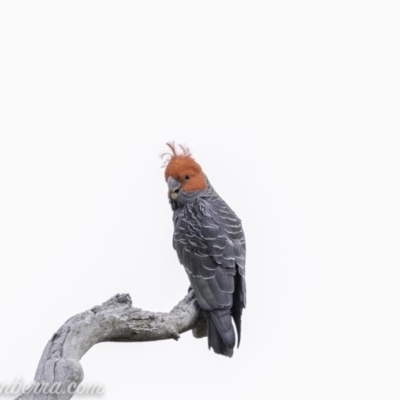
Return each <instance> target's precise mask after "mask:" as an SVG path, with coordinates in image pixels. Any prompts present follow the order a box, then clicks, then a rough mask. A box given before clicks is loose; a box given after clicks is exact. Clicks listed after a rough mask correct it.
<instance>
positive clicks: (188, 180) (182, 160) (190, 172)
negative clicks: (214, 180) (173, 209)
mask: <svg viewBox="0 0 400 400" xmlns="http://www.w3.org/2000/svg"><path fill="white" fill-rule="evenodd" d="M167 146H168V147H169V150H170V151H171V153H165V154H163V157H164V156H165V157H167V160H166V166H165V180H166V182H167V184H168V194H169V197H170V200H171V201H175V202H182V200H184V199H185V198H187V196H188V195H189V197H190V194H193V193H195V192H197V191H201V190H204V189H206V188H207V186H208V183H207V178H206V176H205V175H204V173H203V171H202V169H201V167H200V165H199V164H198V163H197V162H196V161H195V160H194V158H193V157H192V155H191V153H190V151H189V149H188V148H187V147H184V146H182V145H179V146H178V149H177V148H176V147H175V144H174V143H167Z"/></svg>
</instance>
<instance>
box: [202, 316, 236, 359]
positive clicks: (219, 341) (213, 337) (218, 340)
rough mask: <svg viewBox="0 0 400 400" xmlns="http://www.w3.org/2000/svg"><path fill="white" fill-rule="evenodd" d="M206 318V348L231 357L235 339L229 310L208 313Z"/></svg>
mask: <svg viewBox="0 0 400 400" xmlns="http://www.w3.org/2000/svg"><path fill="white" fill-rule="evenodd" d="M207 317H208V318H207V319H208V347H209V348H212V349H213V350H214V351H215V352H216V353H217V354H222V355H224V356H227V357H232V356H233V348H234V347H235V341H236V338H235V330H234V329H233V325H232V317H231V312H230V309H222V310H215V311H208V312H207Z"/></svg>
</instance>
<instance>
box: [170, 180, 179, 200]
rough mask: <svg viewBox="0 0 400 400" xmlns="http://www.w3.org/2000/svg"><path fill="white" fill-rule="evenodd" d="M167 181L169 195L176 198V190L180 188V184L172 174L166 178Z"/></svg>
mask: <svg viewBox="0 0 400 400" xmlns="http://www.w3.org/2000/svg"><path fill="white" fill-rule="evenodd" d="M167 183H168V189H169V194H170V196H171V197H172V198H173V199H174V200H176V198H177V197H178V192H179V189H180V188H181V184H180V183H179V182H178V181H177V180H176V179H174V178H173V177H172V176H170V177H169V178H168V180H167Z"/></svg>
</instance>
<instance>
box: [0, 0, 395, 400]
mask: <svg viewBox="0 0 400 400" xmlns="http://www.w3.org/2000/svg"><path fill="white" fill-rule="evenodd" d="M399 20H400V8H399V3H398V2H382V1H380V2H378V1H376V2H366V1H363V2H340V1H337V2H330V1H319V2H312V1H308V2H288V1H281V2H271V3H268V4H265V3H229V2H221V3H218V2H198V3H193V2H186V3H168V2H164V3H153V2H147V3H119V2H118V3H117V2H112V3H111V2H110V3H107V2H95V1H92V2H86V1H80V2H51V3H50V2H47V3H45V2H43V3H34V2H30V3H28V2H26V3H24V2H20V1H13V2H2V3H1V4H0V59H1V60H0V61H1V62H0V248H1V250H0V268H1V275H0V321H1V322H0V323H1V326H2V329H1V340H0V381H1V382H9V381H12V380H13V379H14V378H15V377H17V376H21V377H22V378H23V379H24V380H25V381H29V380H31V379H32V378H33V375H34V372H35V369H36V366H37V363H38V361H39V358H40V355H41V353H42V350H43V348H44V346H45V344H46V343H47V341H48V339H49V338H50V337H51V336H52V334H53V333H54V332H55V331H56V330H57V329H58V328H59V326H61V324H63V323H64V322H65V321H66V320H67V319H68V318H69V317H70V316H72V315H74V314H76V313H79V312H82V311H85V310H86V309H88V308H90V307H92V306H93V305H96V304H100V303H102V302H103V301H105V300H107V299H108V298H109V297H111V296H112V295H114V294H116V293H124V292H127V293H130V294H131V296H132V299H133V303H134V305H135V306H138V307H142V308H145V309H150V310H154V311H168V310H170V309H171V308H172V307H173V306H174V305H175V304H176V303H177V302H178V301H179V300H180V299H181V298H182V297H183V296H184V294H185V293H186V290H187V287H188V280H187V277H186V274H185V272H184V270H183V267H182V266H180V265H179V263H178V260H177V256H176V254H175V253H174V250H173V249H172V245H171V244H172V236H171V235H172V221H171V218H172V215H171V210H170V207H169V204H168V201H167V198H166V190H167V189H166V184H165V182H164V180H163V170H162V169H161V168H160V166H161V160H160V158H159V155H160V153H162V152H163V151H164V150H165V146H164V143H165V142H166V141H169V140H173V139H175V140H176V141H177V142H182V143H185V144H187V145H188V146H189V147H190V148H191V149H192V151H193V153H194V156H195V158H196V160H197V161H198V162H199V163H201V165H202V166H203V169H204V170H205V172H206V173H207V175H208V177H209V179H210V180H211V182H212V184H213V185H214V187H215V188H216V190H217V191H218V192H219V193H220V195H221V196H222V197H223V198H224V199H225V200H226V201H227V203H228V204H229V205H230V206H231V207H232V208H233V209H234V210H235V211H236V213H237V214H238V215H239V216H240V218H241V219H242V221H243V225H244V229H245V233H246V238H247V245H248V260H247V277H248V279H247V283H248V308H247V309H246V310H245V313H244V317H243V339H242V345H241V348H240V349H239V350H238V351H236V353H235V355H234V357H233V358H232V359H226V358H223V357H219V356H216V355H214V354H213V353H212V352H209V351H208V349H207V343H206V340H205V339H204V340H195V339H194V338H193V337H192V335H191V334H190V333H188V334H185V335H183V337H182V339H181V340H180V341H179V342H178V343H176V342H174V341H172V340H171V341H164V342H157V343H140V344H136V343H132V344H109V343H107V344H101V345H98V346H96V347H94V348H93V349H92V350H91V351H90V352H89V353H88V354H87V355H86V356H85V357H84V359H83V360H82V363H83V367H84V371H85V376H86V381H88V382H94V381H96V382H101V383H103V384H104V385H105V387H106V395H105V396H104V397H103V399H105V400H108V399H118V398H125V397H126V395H130V396H135V398H149V399H153V398H154V399H155V398H167V399H174V400H183V399H185V400H186V399H187V398H188V393H190V398H191V399H193V400H198V399H204V398H226V399H231V400H239V399H266V398H268V399H272V400H281V399H285V400H286V399H288V400H293V399H307V400H314V399H315V400H317V399H318V400H319V399H335V400H337V399H338V398H340V399H355V398H362V399H366V398H370V399H378V398H379V399H397V398H399V397H400V387H399V385H398V377H399V374H400V367H399V365H400V364H399V362H398V360H399V359H400V345H399V337H400V327H399V318H398V317H399V304H400V295H399V277H398V270H399V266H400V263H399V261H400V260H399V240H400V230H399V226H400V213H399V204H400V196H399V171H400V162H399V150H400V149H399V145H398V143H397V142H396V139H398V137H399V128H400V122H399V109H400V97H399V93H400V79H399V76H400V74H399V71H400V61H399V46H400V24H399ZM124 396H125V397H124ZM217 396H220V397H217ZM0 397H1V396H0Z"/></svg>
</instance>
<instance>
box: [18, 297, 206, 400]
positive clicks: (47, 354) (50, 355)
mask: <svg viewBox="0 0 400 400" xmlns="http://www.w3.org/2000/svg"><path fill="white" fill-rule="evenodd" d="M205 324H206V323H205V319H204V316H203V313H202V312H201V310H200V309H199V306H198V304H197V302H196V300H195V296H194V293H193V291H192V290H190V291H189V293H188V294H187V295H186V297H185V298H184V299H183V300H182V301H181V302H179V303H178V304H177V305H176V306H175V307H174V309H173V310H172V311H171V312H170V313H161V312H151V311H143V310H141V309H140V308H134V307H132V301H131V298H130V296H129V294H118V295H116V296H114V297H112V298H111V299H110V300H108V301H106V302H105V303H103V304H102V305H101V306H95V307H93V308H92V309H90V310H88V311H85V312H83V313H82V314H78V315H75V316H74V317H72V318H70V319H69V320H68V321H67V322H66V323H65V324H64V325H63V326H62V327H61V328H60V329H59V330H58V331H57V332H56V333H55V334H54V335H53V337H52V338H51V339H50V341H49V342H48V344H47V346H46V348H45V349H44V351H43V354H42V357H41V359H40V362H39V365H38V368H37V371H36V375H35V386H34V387H33V388H34V389H35V390H32V391H31V392H30V393H29V392H28V393H25V394H22V395H21V396H19V397H18V398H17V399H16V400H44V399H46V400H67V399H70V398H71V397H72V396H73V394H74V392H75V390H76V387H77V386H78V385H79V384H80V383H81V382H82V380H83V370H82V367H81V364H80V363H79V360H80V359H81V358H82V356H83V355H84V354H85V353H86V352H87V351H88V350H89V349H90V348H91V347H92V346H94V345H95V344H97V343H100V342H140V341H143V342H144V341H152V340H163V339H175V340H177V339H179V334H180V333H183V332H186V331H188V330H190V329H193V335H194V336H195V337H204V336H205V335H206V330H205V326H206V325H205ZM37 383H40V384H41V385H42V386H41V388H45V387H46V385H47V388H49V386H51V387H52V388H57V389H61V390H57V393H53V394H51V393H50V394H49V393H47V392H46V391H45V390H42V391H41V390H40V389H39V390H37V388H38V386H36V385H37ZM55 384H56V385H55ZM73 385H75V390H74V387H73ZM33 388H32V389H33ZM35 391H36V393H35ZM60 392H64V393H60Z"/></svg>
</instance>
